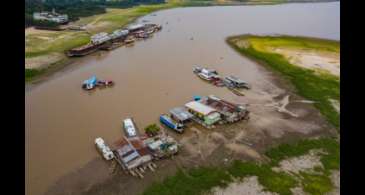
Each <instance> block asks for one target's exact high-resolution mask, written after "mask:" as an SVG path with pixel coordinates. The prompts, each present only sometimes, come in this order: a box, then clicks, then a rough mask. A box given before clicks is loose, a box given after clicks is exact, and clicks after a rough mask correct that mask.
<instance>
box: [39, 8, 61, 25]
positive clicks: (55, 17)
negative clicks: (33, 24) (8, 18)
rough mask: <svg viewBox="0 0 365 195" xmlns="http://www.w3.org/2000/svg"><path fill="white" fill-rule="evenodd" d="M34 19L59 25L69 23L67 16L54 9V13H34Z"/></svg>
mask: <svg viewBox="0 0 365 195" xmlns="http://www.w3.org/2000/svg"><path fill="white" fill-rule="evenodd" d="M33 19H34V20H45V21H50V22H56V23H58V24H65V23H67V22H68V15H67V14H58V13H56V11H55V10H54V9H53V10H52V12H34V13H33Z"/></svg>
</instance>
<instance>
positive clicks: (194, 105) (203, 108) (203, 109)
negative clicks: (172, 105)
mask: <svg viewBox="0 0 365 195" xmlns="http://www.w3.org/2000/svg"><path fill="white" fill-rule="evenodd" d="M185 106H186V107H187V108H189V109H192V110H194V111H197V112H199V113H201V114H204V115H208V114H210V113H212V112H216V111H217V110H216V109H214V108H212V107H209V106H207V105H205V104H202V103H200V102H198V101H191V102H189V103H187V104H185Z"/></svg>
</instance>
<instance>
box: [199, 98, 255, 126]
mask: <svg viewBox="0 0 365 195" xmlns="http://www.w3.org/2000/svg"><path fill="white" fill-rule="evenodd" d="M201 103H203V104H205V105H207V106H209V107H212V108H214V109H216V110H217V111H218V112H219V113H220V114H221V117H222V119H223V120H224V121H226V122H229V123H233V122H237V121H239V120H243V119H248V114H249V111H248V110H247V108H246V106H244V105H240V104H234V103H231V102H228V101H226V100H222V99H220V98H218V97H216V96H214V95H209V96H207V97H205V98H203V99H202V100H201Z"/></svg>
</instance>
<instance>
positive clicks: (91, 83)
mask: <svg viewBox="0 0 365 195" xmlns="http://www.w3.org/2000/svg"><path fill="white" fill-rule="evenodd" d="M97 81H98V80H97V79H96V76H92V77H91V78H89V79H87V80H85V81H84V82H83V83H82V88H83V89H85V90H92V89H94V88H95V86H96V84H97Z"/></svg>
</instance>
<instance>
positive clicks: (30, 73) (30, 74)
mask: <svg viewBox="0 0 365 195" xmlns="http://www.w3.org/2000/svg"><path fill="white" fill-rule="evenodd" d="M43 72H44V71H43V70H39V69H29V68H26V69H25V81H30V80H31V79H33V78H34V77H36V76H38V75H40V74H42V73H43Z"/></svg>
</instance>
